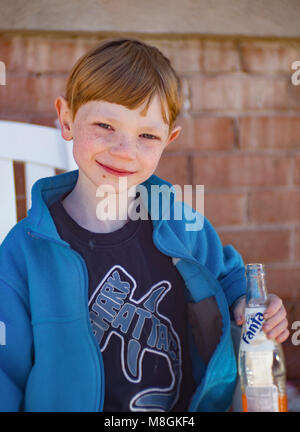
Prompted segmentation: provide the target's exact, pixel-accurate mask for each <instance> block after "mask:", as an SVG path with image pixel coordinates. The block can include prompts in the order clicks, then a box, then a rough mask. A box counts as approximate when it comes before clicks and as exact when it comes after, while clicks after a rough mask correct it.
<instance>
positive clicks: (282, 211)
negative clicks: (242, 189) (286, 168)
mask: <svg viewBox="0 0 300 432" xmlns="http://www.w3.org/2000/svg"><path fill="white" fill-rule="evenodd" d="M299 214H300V191H299V190H287V191H278V190H272V191H257V192H251V194H250V197H249V220H250V222H251V223H256V224H263V223H298V222H299Z"/></svg>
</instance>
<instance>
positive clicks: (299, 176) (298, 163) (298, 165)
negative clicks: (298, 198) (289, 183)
mask: <svg viewBox="0 0 300 432" xmlns="http://www.w3.org/2000/svg"><path fill="white" fill-rule="evenodd" d="M294 182H295V184H297V185H300V155H299V156H296V157H295V172H294Z"/></svg>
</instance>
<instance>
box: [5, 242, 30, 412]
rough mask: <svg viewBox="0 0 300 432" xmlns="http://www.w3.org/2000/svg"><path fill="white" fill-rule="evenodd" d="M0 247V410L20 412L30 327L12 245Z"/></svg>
mask: <svg viewBox="0 0 300 432" xmlns="http://www.w3.org/2000/svg"><path fill="white" fill-rule="evenodd" d="M7 243H8V241H4V242H3V243H2V245H1V246H0V389H1V391H0V412H8V411H22V410H23V403H24V394H25V388H26V382H27V377H28V374H29V372H30V369H31V367H32V340H33V338H32V329H31V319H30V311H29V305H28V299H27V298H26V296H25V295H24V293H25V292H26V291H25V289H24V280H21V279H20V277H19V273H20V268H18V265H17V260H16V256H17V255H18V254H19V253H20V250H18V248H17V246H16V245H15V248H14V250H12V247H11V245H7Z"/></svg>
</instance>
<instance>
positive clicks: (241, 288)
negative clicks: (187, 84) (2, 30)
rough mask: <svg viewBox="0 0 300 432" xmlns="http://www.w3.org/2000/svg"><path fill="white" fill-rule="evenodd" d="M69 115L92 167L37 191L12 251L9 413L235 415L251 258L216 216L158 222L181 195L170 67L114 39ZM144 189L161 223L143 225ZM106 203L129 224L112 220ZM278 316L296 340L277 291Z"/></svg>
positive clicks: (3, 383)
mask: <svg viewBox="0 0 300 432" xmlns="http://www.w3.org/2000/svg"><path fill="white" fill-rule="evenodd" d="M55 106H56V110H57V114H58V118H59V121H60V124H61V128H62V135H63V137H64V138H65V139H66V140H72V139H73V143H74V147H73V154H74V158H75V160H76V163H77V165H78V168H79V169H78V170H76V171H73V172H68V173H65V174H62V175H58V176H55V177H49V178H44V179H41V180H39V181H38V182H36V183H35V185H34V187H33V189H32V208H31V210H30V212H29V215H28V217H27V218H25V219H23V220H22V221H20V222H19V223H18V224H17V225H16V226H15V227H14V228H13V229H12V230H11V231H10V233H9V234H8V235H7V237H6V239H5V240H4V242H3V244H2V245H1V253H0V320H1V321H2V322H3V323H4V324H5V326H6V345H5V346H1V347H0V387H1V392H0V410H2V411H17V410H25V411H101V410H103V411H130V410H132V411H186V410H191V411H196V410H198V411H224V410H227V409H228V407H229V406H230V403H231V398H232V392H233V389H234V385H235V379H236V363H235V357H234V352H233V347H232V341H231V336H230V314H229V311H230V310H231V312H232V314H233V316H234V317H235V320H236V322H237V324H241V323H242V318H241V317H242V313H243V308H244V304H245V300H244V294H245V279H244V267H243V262H242V259H241V257H240V256H239V254H238V253H237V252H236V251H235V250H234V248H233V247H232V246H225V247H222V245H221V242H220V240H219V238H218V236H217V234H216V232H215V230H214V229H213V227H212V226H211V225H210V223H209V222H208V221H207V220H206V219H204V225H203V227H202V229H198V230H194V231H192V230H191V231H188V230H187V229H186V225H185V220H180V219H176V218H175V217H174V216H172V212H170V215H171V216H170V218H169V219H167V218H164V217H163V216H164V215H160V216H159V218H155V217H153V215H154V213H155V211H156V210H157V207H156V208H154V207H155V204H153V200H152V199H151V198H152V195H151V194H152V193H153V192H152V186H162V185H165V186H168V185H169V184H168V183H167V182H165V181H163V180H162V179H160V178H158V177H157V176H155V175H153V172H154V170H155V168H156V166H157V164H158V162H159V159H160V157H161V154H162V152H163V150H164V149H165V147H166V146H167V145H169V144H170V143H171V142H172V141H173V140H174V139H176V138H177V137H178V135H179V133H180V129H181V128H180V127H179V126H177V127H174V124H175V120H176V117H177V116H178V114H179V112H180V107H181V87H180V81H179V79H178V77H177V75H176V73H175V72H174V70H173V68H172V67H171V65H170V62H169V60H168V59H167V58H166V57H164V56H163V55H162V54H161V53H160V51H159V50H158V49H156V48H154V47H151V46H149V45H146V44H144V43H143V42H140V41H137V40H133V39H116V40H112V41H106V42H104V43H102V44H100V45H99V46H98V47H96V48H95V49H93V50H91V51H90V52H88V53H87V54H86V55H85V56H83V57H82V58H81V59H79V60H78V62H77V63H76V64H75V66H74V67H73V70H72V71H71V74H70V76H69V79H68V83H67V91H66V97H62V96H60V97H58V98H57V99H56V101H55ZM121 180H122V182H121ZM125 180H126V182H125ZM139 185H143V186H144V187H145V189H146V191H147V192H148V196H147V197H146V199H144V200H141V201H139V208H140V210H141V207H144V208H146V212H145V213H144V215H145V214H146V215H149V218H141V217H139V218H134V217H131V216H132V215H133V212H132V208H134V205H135V203H136V202H137V199H138V193H139V191H138V186H139ZM129 190H131V192H132V191H133V193H132V194H130V198H129V200H128V202H127V201H126V199H127V198H128V196H127V195H129V194H128V192H129ZM106 193H107V196H108V197H109V199H108V201H107V203H111V202H112V201H113V198H116V197H118V200H116V207H117V208H116V210H117V213H118V217H115V216H114V215H115V214H117V213H114V212H113V211H112V210H110V211H109V212H110V213H109V214H108V216H109V217H107V218H104V217H99V214H100V213H101V212H100V211H99V209H100V210H101V209H102V210H103V206H102V207H101V205H102V204H103V203H104V201H103V200H104V199H106V198H107V197H105V196H104V194H106ZM140 195H142V193H141V192H140ZM181 205H183V204H180V203H179V202H175V201H174V199H172V198H171V201H170V207H171V209H175V208H178V206H181ZM110 209H111V207H110ZM184 209H185V210H187V213H186V212H183V213H184V215H186V214H189V213H188V207H187V206H186V205H184ZM136 210H137V208H136ZM160 210H161V209H160ZM101 214H102V215H103V212H102V213H101ZM267 312H268V315H269V319H268V320H266V325H267V324H268V325H269V331H270V330H271V333H269V334H270V337H273V338H277V340H279V341H283V340H285V339H286V338H287V335H288V331H287V322H286V319H285V309H284V307H283V306H282V303H281V300H280V299H279V298H278V297H277V296H272V295H271V296H270V304H269V306H268V309H267Z"/></svg>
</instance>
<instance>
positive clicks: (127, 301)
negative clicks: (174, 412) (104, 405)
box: [89, 265, 182, 411]
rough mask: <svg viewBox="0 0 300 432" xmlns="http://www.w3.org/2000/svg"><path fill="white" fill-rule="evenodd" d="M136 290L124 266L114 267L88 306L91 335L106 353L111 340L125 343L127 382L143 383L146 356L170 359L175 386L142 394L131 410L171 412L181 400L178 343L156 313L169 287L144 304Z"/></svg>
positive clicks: (163, 285) (160, 286) (160, 287)
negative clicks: (135, 295)
mask: <svg viewBox="0 0 300 432" xmlns="http://www.w3.org/2000/svg"><path fill="white" fill-rule="evenodd" d="M135 289H136V281H135V280H134V278H133V277H132V276H131V275H130V274H129V273H128V272H126V270H125V269H124V268H123V267H122V266H119V265H115V266H114V267H112V268H111V269H110V271H109V272H108V273H107V274H106V275H105V276H104V278H103V279H102V281H101V282H100V283H99V285H98V286H97V289H96V290H95V292H94V294H93V296H92V297H91V299H90V301H89V308H90V319H91V325H92V329H93V332H94V335H95V337H96V340H97V342H98V343H99V346H100V349H101V351H102V352H103V351H104V350H105V348H106V347H107V345H108V343H109V340H110V338H111V336H112V335H117V336H118V337H119V338H120V339H121V365H122V371H123V374H124V376H125V377H126V379H127V380H128V381H129V382H133V383H137V382H140V381H141V379H142V367H143V357H144V355H145V353H146V352H151V353H153V354H155V355H160V356H163V357H164V358H165V359H166V361H167V364H168V368H169V371H170V375H171V377H172V379H171V384H170V385H169V386H168V387H165V388H159V387H153V388H147V389H146V390H143V391H141V392H139V393H138V394H136V395H135V396H134V398H132V400H131V401H130V409H131V410H132V411H153V410H156V411H168V410H170V409H171V407H172V406H174V404H175V403H176V401H177V399H178V396H179V389H180V384H181V379H182V369H181V345H180V340H179V337H178V335H177V333H176V332H175V330H174V328H173V325H172V323H171V321H170V320H169V319H168V318H167V317H165V316H164V315H162V314H161V313H160V312H159V310H158V309H159V303H160V302H161V300H162V299H163V298H164V296H165V295H166V294H167V292H168V291H170V289H171V284H170V282H168V281H166V280H163V281H160V282H159V283H157V284H155V285H154V286H152V287H151V288H150V289H149V291H148V292H147V293H146V294H145V295H144V296H143V297H142V298H140V299H135V298H134V293H135ZM146 328H147V331H146Z"/></svg>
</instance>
